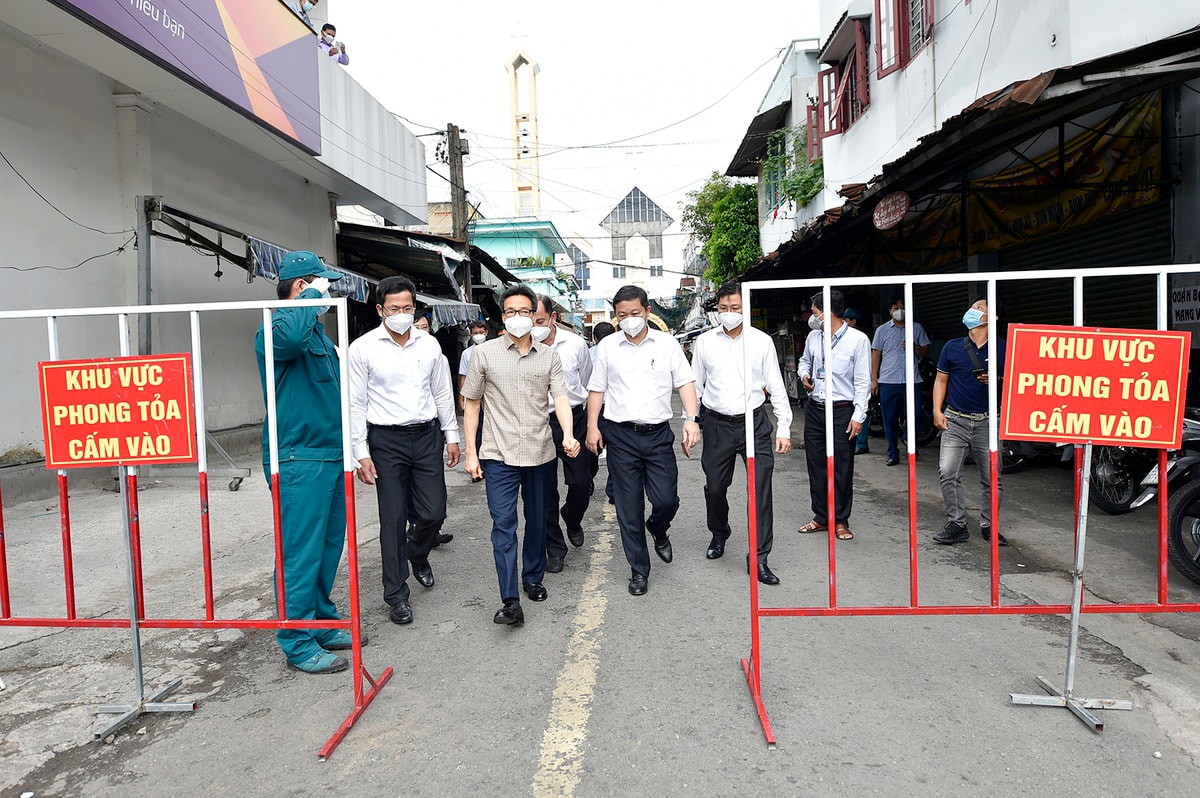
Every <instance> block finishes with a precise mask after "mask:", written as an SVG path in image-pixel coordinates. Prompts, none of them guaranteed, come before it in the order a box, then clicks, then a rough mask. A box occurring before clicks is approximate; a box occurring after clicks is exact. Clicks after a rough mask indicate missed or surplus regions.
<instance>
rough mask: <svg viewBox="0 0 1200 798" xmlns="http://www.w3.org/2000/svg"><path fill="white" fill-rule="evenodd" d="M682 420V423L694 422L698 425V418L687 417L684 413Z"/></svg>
mask: <svg viewBox="0 0 1200 798" xmlns="http://www.w3.org/2000/svg"><path fill="white" fill-rule="evenodd" d="M683 420H684V421H695V422H696V423H697V424H699V423H700V416H689V415H687V414H686V413H685V414H684V416H683Z"/></svg>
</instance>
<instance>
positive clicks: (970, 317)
mask: <svg viewBox="0 0 1200 798" xmlns="http://www.w3.org/2000/svg"><path fill="white" fill-rule="evenodd" d="M983 316H984V313H983V311H982V310H977V309H976V308H970V309H969V310H968V311H967V312H966V313H964V314H963V317H962V323H963V324H964V325H966V327H967V329H968V330H974V329H975V328H976V327H978V326H980V325H981V324H983Z"/></svg>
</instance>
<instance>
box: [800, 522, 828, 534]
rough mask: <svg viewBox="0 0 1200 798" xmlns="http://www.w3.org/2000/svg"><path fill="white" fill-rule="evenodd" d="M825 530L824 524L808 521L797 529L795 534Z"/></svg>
mask: <svg viewBox="0 0 1200 798" xmlns="http://www.w3.org/2000/svg"><path fill="white" fill-rule="evenodd" d="M824 528H825V524H818V523H817V522H816V521H809V522H808V523H807V524H805V525H804V526H802V527H800V528H799V529H797V530H796V531H797V532H820V531H821V530H822V529H824Z"/></svg>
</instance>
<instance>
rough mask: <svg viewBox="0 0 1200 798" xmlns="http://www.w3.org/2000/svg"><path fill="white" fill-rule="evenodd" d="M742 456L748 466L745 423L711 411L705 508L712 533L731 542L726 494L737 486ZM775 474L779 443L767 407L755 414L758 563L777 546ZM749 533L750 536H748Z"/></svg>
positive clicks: (704, 464) (704, 454) (703, 456)
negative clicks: (735, 469) (737, 467)
mask: <svg viewBox="0 0 1200 798" xmlns="http://www.w3.org/2000/svg"><path fill="white" fill-rule="evenodd" d="M738 455H741V458H742V462H743V463H744V462H746V428H745V426H743V424H741V423H737V422H731V421H724V420H721V419H718V418H717V417H716V416H714V415H713V413H712V411H709V412H708V413H706V414H705V416H704V447H703V449H702V450H701V452H700V466H701V468H703V469H704V478H705V481H704V504H705V507H706V509H707V512H708V531H709V532H711V533H712V534H713V535H714V536H715V537H719V538H721V539H722V540H728V539H729V535H730V534H731V532H732V530H731V529H730V527H729V499H728V497H727V495H726V492H727V491H728V490H729V485H730V483H732V482H733V466H734V463H735V462H736V461H737V458H738ZM774 473H775V440H774V435H773V431H772V429H771V422H770V420H769V419H768V418H767V409H766V407H765V406H763V407H760V408H758V410H756V411H755V413H754V496H755V508H756V511H757V514H758V559H759V561H760V562H765V561H766V559H767V555H768V554H770V553H771V544H772V543H773V542H774V539H775V533H774V527H775V514H774V510H773V506H774V505H773V502H772V496H771V477H772V475H773V474H774ZM748 534H749V533H747V535H748Z"/></svg>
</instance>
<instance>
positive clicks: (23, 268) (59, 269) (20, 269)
mask: <svg viewBox="0 0 1200 798" xmlns="http://www.w3.org/2000/svg"><path fill="white" fill-rule="evenodd" d="M136 239H137V234H136V233H135V234H134V235H132V236H130V237H129V238H128V239H126V241H125V243H124V244H122V245H121V246H119V247H117V248H116V249H110V250H109V251H108V252H100V253H97V254H95V255H92V256H91V257H89V258H84V259H83V260H81V261H79V263H76V264H75V265H74V266H0V269H8V270H10V271H14V272H36V271H39V270H41V269H51V270H53V271H57V272H69V271H71V270H72V269H78V268H79V267H80V266H83V265H85V264H88V263H91V262H92V261H94V260H97V259H99V258H105V257H108V256H109V255H119V254H121V253H122V252H124V251H125V250H126V249H128V248H129V245H130V244H132V243H133V242H134V241H135V240H136Z"/></svg>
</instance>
